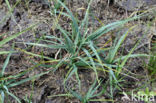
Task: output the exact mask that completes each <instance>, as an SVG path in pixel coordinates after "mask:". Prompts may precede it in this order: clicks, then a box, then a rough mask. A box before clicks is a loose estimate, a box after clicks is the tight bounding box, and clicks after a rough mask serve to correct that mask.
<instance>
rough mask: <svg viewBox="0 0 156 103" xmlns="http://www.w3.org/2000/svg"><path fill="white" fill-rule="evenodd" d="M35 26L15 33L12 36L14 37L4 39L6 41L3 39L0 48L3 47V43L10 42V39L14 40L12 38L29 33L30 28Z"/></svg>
mask: <svg viewBox="0 0 156 103" xmlns="http://www.w3.org/2000/svg"><path fill="white" fill-rule="evenodd" d="M35 26H36V24H35V25H32V26H30V27H29V28H27V29H25V30H23V31H21V32H19V33H17V34H14V35H12V36H10V37H8V38H6V39H3V40H2V41H0V47H1V46H3V45H4V44H5V43H7V42H9V41H10V40H12V39H14V38H16V37H18V36H20V35H22V34H23V33H25V32H26V31H29V30H30V29H32V28H33V27H35Z"/></svg>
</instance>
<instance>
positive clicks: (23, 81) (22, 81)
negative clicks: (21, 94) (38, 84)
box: [8, 71, 49, 87]
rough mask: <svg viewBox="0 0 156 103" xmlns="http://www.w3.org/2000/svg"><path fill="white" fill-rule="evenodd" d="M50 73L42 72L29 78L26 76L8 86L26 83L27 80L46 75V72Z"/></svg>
mask: <svg viewBox="0 0 156 103" xmlns="http://www.w3.org/2000/svg"><path fill="white" fill-rule="evenodd" d="M48 73H49V71H48V72H44V73H41V74H38V75H35V76H32V77H29V78H26V79H23V80H21V81H19V82H15V83H12V84H9V85H8V87H14V86H17V85H20V84H23V83H25V82H27V81H30V80H32V79H35V78H37V77H40V76H42V75H45V74H48Z"/></svg>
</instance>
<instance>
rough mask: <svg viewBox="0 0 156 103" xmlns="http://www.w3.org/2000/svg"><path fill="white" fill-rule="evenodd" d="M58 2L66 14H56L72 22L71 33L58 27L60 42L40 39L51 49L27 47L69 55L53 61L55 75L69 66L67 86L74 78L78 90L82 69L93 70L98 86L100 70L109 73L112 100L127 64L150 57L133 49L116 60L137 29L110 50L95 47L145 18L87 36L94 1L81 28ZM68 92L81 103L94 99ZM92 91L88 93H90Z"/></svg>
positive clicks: (104, 28)
mask: <svg viewBox="0 0 156 103" xmlns="http://www.w3.org/2000/svg"><path fill="white" fill-rule="evenodd" d="M57 2H58V3H60V5H61V6H63V7H64V8H65V10H66V11H67V13H65V12H58V11H57V12H58V13H60V14H61V15H64V16H66V17H68V18H70V19H71V21H72V23H71V25H72V26H71V28H72V32H68V31H66V30H65V29H64V28H62V27H61V26H60V25H59V24H57V26H56V28H57V29H59V30H60V32H61V34H62V37H60V38H59V37H56V36H54V35H52V36H44V38H42V39H41V40H42V41H46V42H48V43H51V45H48V44H41V43H26V44H29V45H33V46H40V47H47V48H53V49H60V50H65V51H66V55H65V56H62V58H61V59H57V58H55V59H53V60H51V61H59V62H57V65H56V66H55V70H54V71H56V70H57V69H58V68H59V67H60V66H61V65H66V68H67V69H68V73H67V74H66V78H65V80H64V84H65V85H66V82H67V80H69V78H71V77H72V75H74V74H75V75H76V77H77V81H78V83H79V87H80V86H81V81H80V79H79V75H78V69H79V67H83V68H89V69H92V70H93V71H94V72H95V74H96V80H97V81H98V83H100V80H99V78H98V72H97V71H98V70H101V71H107V72H108V73H109V81H110V83H109V84H110V96H111V98H112V99H113V91H114V90H113V88H116V87H117V85H119V82H120V81H119V79H120V78H119V74H121V72H122V68H123V67H124V65H125V64H126V62H127V60H128V59H129V58H130V57H138V56H147V55H144V54H132V53H133V51H134V49H135V47H134V48H133V49H132V50H131V51H130V53H129V54H128V55H126V56H121V57H119V58H116V55H117V52H118V50H119V48H120V47H121V44H122V43H123V41H124V40H125V38H126V37H127V35H128V33H129V31H130V30H132V29H133V28H134V27H131V28H130V29H129V30H128V31H126V32H125V34H123V35H122V36H121V37H119V38H116V39H115V40H114V45H113V46H112V47H110V48H108V49H107V50H105V48H99V47H97V46H96V44H95V41H96V40H97V39H98V38H99V37H101V36H104V35H105V34H106V33H108V32H111V31H112V30H114V29H116V28H118V27H121V26H123V25H124V24H126V23H127V22H130V21H133V20H135V19H138V18H140V17H141V16H142V15H138V16H134V17H131V18H128V19H125V20H121V21H117V22H113V23H110V24H108V25H105V26H102V27H100V28H99V29H97V30H96V31H94V32H91V33H90V32H88V19H89V9H90V5H91V1H90V3H89V5H88V8H87V10H86V13H85V17H84V19H83V20H82V22H81V23H80V24H79V22H78V21H77V19H76V18H75V17H74V15H73V14H72V12H71V11H70V10H69V9H68V8H67V7H66V6H65V4H64V3H62V2H61V1H60V0H57ZM100 49H102V50H103V53H104V54H105V53H106V52H108V54H105V55H106V56H105V57H101V56H100V53H101V52H102V51H100ZM60 50H59V51H58V53H57V54H59V53H60ZM56 59H57V60H56ZM114 72H115V73H114ZM114 84H116V85H114ZM91 88H93V87H91ZM67 90H69V91H70V92H71V94H73V95H74V96H75V97H77V98H79V100H80V101H82V102H84V103H85V102H87V101H88V99H90V98H91V97H92V96H89V97H87V96H86V97H85V99H84V98H82V96H80V95H78V94H77V93H75V92H73V91H72V90H71V89H69V88H67ZM91 91H92V90H91ZM91 91H90V92H89V93H91ZM93 91H94V90H93ZM93 93H94V92H93ZM93 93H91V94H93ZM87 95H89V94H87Z"/></svg>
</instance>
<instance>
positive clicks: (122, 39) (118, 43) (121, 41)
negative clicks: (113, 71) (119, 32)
mask: <svg viewBox="0 0 156 103" xmlns="http://www.w3.org/2000/svg"><path fill="white" fill-rule="evenodd" d="M127 35H128V31H127V32H126V33H125V34H124V35H123V36H121V37H120V39H119V40H118V42H117V44H116V45H115V47H112V49H111V50H110V51H109V54H108V57H107V59H108V61H109V63H112V62H113V59H114V58H115V55H116V53H117V51H118V49H119V48H120V46H121V44H122V43H123V41H124V40H125V38H126V37H127Z"/></svg>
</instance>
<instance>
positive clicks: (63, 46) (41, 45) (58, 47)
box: [25, 43, 67, 49]
mask: <svg viewBox="0 0 156 103" xmlns="http://www.w3.org/2000/svg"><path fill="white" fill-rule="evenodd" d="M25 44H28V45H33V46H40V47H46V48H53V49H60V48H62V49H67V47H66V45H61V44H60V45H47V44H39V43H25Z"/></svg>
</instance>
